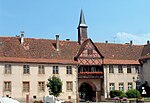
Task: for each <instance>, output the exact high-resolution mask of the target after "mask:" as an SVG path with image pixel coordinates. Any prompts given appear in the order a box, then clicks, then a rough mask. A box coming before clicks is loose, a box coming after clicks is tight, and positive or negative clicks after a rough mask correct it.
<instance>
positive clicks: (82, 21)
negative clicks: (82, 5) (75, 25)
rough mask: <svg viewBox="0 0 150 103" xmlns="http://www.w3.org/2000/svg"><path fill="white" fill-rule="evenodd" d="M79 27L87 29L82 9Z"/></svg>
mask: <svg viewBox="0 0 150 103" xmlns="http://www.w3.org/2000/svg"><path fill="white" fill-rule="evenodd" d="M79 26H85V27H87V25H86V22H85V18H84V13H83V10H82V9H81V13H80V21H79Z"/></svg>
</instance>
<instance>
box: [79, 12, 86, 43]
mask: <svg viewBox="0 0 150 103" xmlns="http://www.w3.org/2000/svg"><path fill="white" fill-rule="evenodd" d="M87 27H88V26H87V25H86V22H85V18H84V13H83V10H82V9H81V13H80V21H79V25H78V43H79V44H82V43H83V42H84V41H85V40H86V39H87Z"/></svg>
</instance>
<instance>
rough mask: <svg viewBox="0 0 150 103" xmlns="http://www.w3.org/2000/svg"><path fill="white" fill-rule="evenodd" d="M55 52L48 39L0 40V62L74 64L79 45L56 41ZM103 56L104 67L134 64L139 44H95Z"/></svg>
mask: <svg viewBox="0 0 150 103" xmlns="http://www.w3.org/2000/svg"><path fill="white" fill-rule="evenodd" d="M59 43H60V46H59V48H60V49H59V51H56V47H55V46H56V41H55V40H48V39H35V38H25V40H24V44H23V45H21V44H20V39H19V37H0V61H1V62H4V61H9V60H10V61H12V62H15V61H16V62H18V61H20V62H32V63H33V62H37V63H40V62H41V63H55V62H58V63H63V62H64V63H73V64H74V63H76V62H74V57H75V56H76V55H77V53H78V51H79V49H80V47H81V45H79V44H78V42H75V41H62V40H60V42H59ZM95 45H96V47H97V48H98V50H99V51H100V53H101V55H102V56H104V60H105V62H104V63H106V64H109V63H117V62H118V63H125V64H128V63H131V64H136V63H137V61H138V59H139V58H140V56H141V53H142V49H143V46H142V45H127V44H111V43H95ZM8 58H10V59H8Z"/></svg>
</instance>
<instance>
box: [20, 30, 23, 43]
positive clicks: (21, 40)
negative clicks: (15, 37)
mask: <svg viewBox="0 0 150 103" xmlns="http://www.w3.org/2000/svg"><path fill="white" fill-rule="evenodd" d="M20 34H21V36H20V37H21V38H20V42H21V44H23V43H24V31H21V32H20Z"/></svg>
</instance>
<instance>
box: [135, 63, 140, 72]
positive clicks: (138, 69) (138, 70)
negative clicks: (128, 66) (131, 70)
mask: <svg viewBox="0 0 150 103" xmlns="http://www.w3.org/2000/svg"><path fill="white" fill-rule="evenodd" d="M135 72H136V73H138V74H140V66H138V65H136V66H135Z"/></svg>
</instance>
